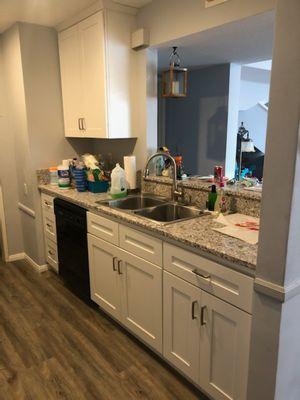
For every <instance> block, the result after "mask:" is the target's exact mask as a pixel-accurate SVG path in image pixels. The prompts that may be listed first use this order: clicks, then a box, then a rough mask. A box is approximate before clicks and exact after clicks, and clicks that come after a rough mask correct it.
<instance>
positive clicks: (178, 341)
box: [163, 272, 201, 383]
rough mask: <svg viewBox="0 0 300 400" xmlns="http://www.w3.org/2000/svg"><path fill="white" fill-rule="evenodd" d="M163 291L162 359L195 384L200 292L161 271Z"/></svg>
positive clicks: (198, 352)
mask: <svg viewBox="0 0 300 400" xmlns="http://www.w3.org/2000/svg"><path fill="white" fill-rule="evenodd" d="M163 292H164V297H163V298H164V316H163V332H164V350H163V354H164V357H165V358H166V359H167V360H169V361H170V362H171V363H172V364H174V366H175V367H177V368H178V369H179V370H181V371H182V372H183V373H184V374H185V375H186V376H188V377H189V378H191V379H192V380H193V381H194V382H195V383H198V381H199V367H200V358H199V354H200V347H199V346H200V329H199V327H200V322H199V307H200V303H201V290H200V289H198V288H196V287H194V286H192V285H191V284H189V283H187V282H185V281H183V280H182V279H180V278H177V277H175V276H173V275H171V274H169V273H168V272H164V275H163Z"/></svg>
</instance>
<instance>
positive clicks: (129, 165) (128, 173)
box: [123, 155, 137, 190]
mask: <svg viewBox="0 0 300 400" xmlns="http://www.w3.org/2000/svg"><path fill="white" fill-rule="evenodd" d="M123 160H124V170H125V179H126V183H127V188H128V189H129V190H135V189H136V188H137V184H136V172H137V171H136V157H135V156H133V155H130V156H125V157H124V158H123Z"/></svg>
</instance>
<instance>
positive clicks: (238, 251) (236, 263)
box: [39, 185, 257, 275]
mask: <svg viewBox="0 0 300 400" xmlns="http://www.w3.org/2000/svg"><path fill="white" fill-rule="evenodd" d="M39 188H40V190H41V191H42V192H44V193H48V194H50V195H53V196H58V197H60V198H63V199H65V200H68V201H70V202H72V203H75V204H78V205H80V206H82V207H84V208H86V209H88V210H90V211H95V212H98V213H99V214H102V215H107V216H110V217H112V218H113V219H116V220H118V221H119V222H124V223H126V224H132V225H134V226H135V227H137V228H141V229H142V230H143V231H145V232H147V231H148V232H149V233H152V234H154V235H155V236H158V237H160V238H162V239H164V240H167V241H171V242H172V243H174V242H175V243H178V244H179V245H180V244H182V245H184V246H185V247H187V248H190V249H191V250H192V251H195V252H197V253H199V254H201V255H203V256H204V257H205V256H206V257H207V258H211V259H214V260H215V261H217V262H220V263H221V264H224V265H227V266H230V267H232V268H235V269H237V270H240V271H241V272H244V273H248V274H249V275H253V274H254V270H255V268H256V257H257V245H249V244H247V243H245V242H243V241H241V240H239V239H235V238H231V237H229V236H225V235H222V234H221V233H218V232H215V231H214V230H213V229H212V228H213V227H220V226H222V225H220V224H218V223H217V222H216V221H215V218H214V217H213V216H202V217H198V218H195V219H190V220H186V221H182V222H176V223H173V224H168V225H163V224H160V223H157V222H155V221H151V220H149V219H146V218H142V217H139V216H136V215H134V214H132V213H129V212H124V211H122V210H117V209H112V208H109V207H107V206H105V205H99V204H97V203H96V201H99V200H107V199H108V198H109V196H108V195H107V194H106V193H101V194H94V193H90V192H84V193H78V192H77V191H76V190H74V189H69V190H61V189H59V188H58V187H53V186H50V185H40V186H39ZM251 271H252V272H251Z"/></svg>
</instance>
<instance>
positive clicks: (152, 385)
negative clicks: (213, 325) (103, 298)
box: [0, 261, 206, 400]
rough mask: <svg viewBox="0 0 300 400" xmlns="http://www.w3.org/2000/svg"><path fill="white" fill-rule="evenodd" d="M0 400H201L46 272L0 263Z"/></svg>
mask: <svg viewBox="0 0 300 400" xmlns="http://www.w3.org/2000/svg"><path fill="white" fill-rule="evenodd" d="M0 399H1V400H2V399H3V400H11V399H13V400H18V399H26V400H27V399H30V400H44V399H45V400H52V399H71V400H77V399H78V400H79V399H87V400H90V399H96V400H127V399H128V400H135V399H146V400H196V399H201V400H205V399H206V397H204V396H203V395H201V394H200V393H199V392H198V391H196V390H194V388H193V387H192V386H191V385H189V384H188V383H187V382H186V381H185V380H184V379H182V378H181V377H180V376H179V375H178V374H177V373H175V372H174V371H173V370H172V369H171V368H170V367H168V366H167V365H166V364H165V363H164V362H162V361H160V360H159V359H158V357H154V356H153V355H152V353H150V352H149V351H148V350H147V349H146V348H145V347H144V346H143V345H141V344H139V343H138V342H137V341H136V340H135V339H133V338H132V337H131V336H130V335H129V334H127V333H126V332H125V331H124V330H122V329H120V328H119V327H118V326H117V325H116V324H115V323H114V322H112V321H111V320H110V319H109V318H108V317H106V316H105V315H104V314H103V313H101V312H100V311H99V310H98V309H93V308H90V307H88V306H87V305H86V304H84V303H83V302H82V301H81V300H79V299H78V298H77V297H75V296H74V295H73V294H72V293H71V292H70V291H69V290H68V289H67V288H65V287H64V285H63V283H62V282H61V280H60V279H59V277H57V276H56V275H55V274H54V273H53V272H50V271H49V272H46V273H44V274H41V275H39V274H37V273H36V272H34V271H33V270H32V269H31V267H30V266H28V265H27V264H26V263H25V262H17V263H11V264H3V263H2V262H1V261H0Z"/></svg>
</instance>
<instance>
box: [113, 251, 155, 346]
mask: <svg viewBox="0 0 300 400" xmlns="http://www.w3.org/2000/svg"><path fill="white" fill-rule="evenodd" d="M120 259H121V260H122V261H121V264H120V268H121V270H120V273H121V274H122V275H121V276H122V314H123V320H122V322H123V323H124V325H125V326H126V327H127V328H129V329H130V330H131V331H132V332H134V333H135V334H136V335H138V336H139V337H140V338H141V339H142V340H143V341H145V342H146V343H148V344H149V345H150V346H151V347H153V348H154V349H155V350H157V351H158V352H160V353H161V352H162V269H161V268H160V267H157V266H156V265H153V264H151V263H149V262H147V261H145V260H143V259H141V258H139V257H136V256H134V255H132V254H130V253H128V252H126V251H123V250H121V251H120Z"/></svg>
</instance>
